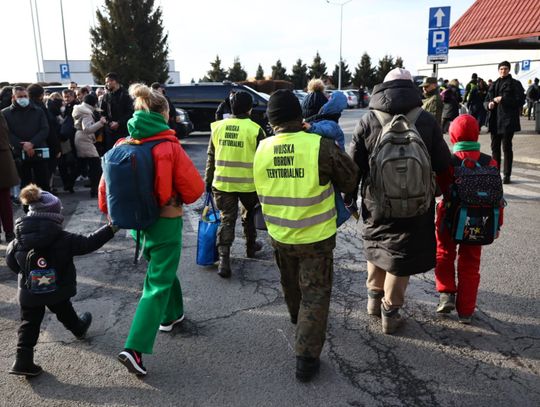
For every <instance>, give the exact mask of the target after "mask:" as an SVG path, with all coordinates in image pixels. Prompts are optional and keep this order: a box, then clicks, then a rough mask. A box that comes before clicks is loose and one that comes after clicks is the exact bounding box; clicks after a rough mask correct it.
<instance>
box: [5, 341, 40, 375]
mask: <svg viewBox="0 0 540 407" xmlns="http://www.w3.org/2000/svg"><path fill="white" fill-rule="evenodd" d="M41 372H43V369H42V368H41V366H38V365H36V364H34V349H32V348H17V356H16V358H15V362H14V363H13V366H11V369H9V372H8V373H9V374H14V375H19V376H27V377H34V376H38V375H40V374H41Z"/></svg>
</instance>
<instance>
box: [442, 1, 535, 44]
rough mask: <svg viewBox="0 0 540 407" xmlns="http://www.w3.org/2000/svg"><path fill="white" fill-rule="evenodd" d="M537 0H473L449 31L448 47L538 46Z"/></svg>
mask: <svg viewBox="0 0 540 407" xmlns="http://www.w3.org/2000/svg"><path fill="white" fill-rule="evenodd" d="M539 37H540V0H476V2H475V3H474V4H473V5H472V6H471V7H470V8H469V9H468V10H467V11H466V12H465V14H463V15H462V16H461V17H460V18H459V20H458V21H456V23H455V24H454V25H453V26H452V28H451V30H450V48H501V49H504V48H516V49H520V48H529V49H540V38H539Z"/></svg>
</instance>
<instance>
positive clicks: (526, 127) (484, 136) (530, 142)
mask: <svg viewBox="0 0 540 407" xmlns="http://www.w3.org/2000/svg"><path fill="white" fill-rule="evenodd" d="M534 127H535V121H534V120H527V118H526V117H523V116H522V117H521V131H520V132H518V133H515V134H514V139H513V145H514V163H516V164H532V165H537V166H540V134H538V133H536V132H535V131H534ZM479 141H480V143H481V144H482V147H481V150H482V152H484V153H486V154H491V138H490V134H489V133H488V132H487V130H486V128H485V127H482V131H481V134H480V140H479ZM503 157H504V153H503Z"/></svg>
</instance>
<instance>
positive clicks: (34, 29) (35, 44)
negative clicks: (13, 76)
mask: <svg viewBox="0 0 540 407" xmlns="http://www.w3.org/2000/svg"><path fill="white" fill-rule="evenodd" d="M30 14H31V15H32V29H33V32H34V48H35V50H36V62H37V68H38V71H37V75H36V77H37V81H38V82H39V77H40V73H41V71H40V66H39V53H38V45H37V38H36V26H35V23H34V6H33V5H32V0H30Z"/></svg>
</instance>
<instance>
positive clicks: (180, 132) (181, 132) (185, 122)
mask: <svg viewBox="0 0 540 407" xmlns="http://www.w3.org/2000/svg"><path fill="white" fill-rule="evenodd" d="M176 113H177V114H178V117H179V118H180V122H178V123H177V128H176V135H177V136H178V138H180V139H182V138H186V137H187V136H189V134H190V133H191V132H192V131H193V123H192V122H191V120H190V119H189V114H188V113H187V112H186V111H185V110H184V109H180V108H178V107H177V108H176Z"/></svg>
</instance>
